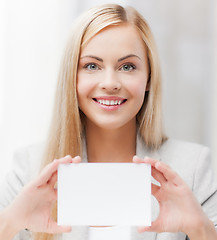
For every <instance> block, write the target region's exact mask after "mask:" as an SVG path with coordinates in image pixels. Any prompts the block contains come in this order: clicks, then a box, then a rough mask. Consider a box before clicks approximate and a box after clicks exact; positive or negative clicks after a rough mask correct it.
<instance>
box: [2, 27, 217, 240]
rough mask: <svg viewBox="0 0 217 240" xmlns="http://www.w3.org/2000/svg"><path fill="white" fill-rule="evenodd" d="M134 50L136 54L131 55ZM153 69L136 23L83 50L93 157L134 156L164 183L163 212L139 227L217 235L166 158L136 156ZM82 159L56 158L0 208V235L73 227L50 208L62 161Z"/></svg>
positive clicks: (197, 237) (81, 78) (156, 191)
mask: <svg viewBox="0 0 217 240" xmlns="http://www.w3.org/2000/svg"><path fill="white" fill-rule="evenodd" d="M108 49H109V51H108ZM132 54H133V55H135V56H130V57H129V55H132ZM87 56H89V57H87ZM90 56H92V57H90ZM93 56H94V57H93ZM126 56H128V57H127V58H126ZM123 57H124V59H123ZM97 59H98V60H97ZM99 59H100V60H99ZM120 59H121V60H120ZM101 60H103V61H101ZM93 63H94V64H93ZM91 64H93V65H91ZM132 65H135V67H136V68H132ZM90 66H91V67H90ZM148 73H149V69H148V65H147V57H146V50H145V48H144V45H143V42H142V41H141V38H140V36H139V34H138V32H137V31H136V30H135V29H134V27H132V26H131V25H127V24H123V25H120V26H113V27H108V28H106V29H104V30H103V31H101V32H100V33H99V34H97V35H96V36H95V37H93V38H92V39H91V40H90V42H89V43H88V44H87V45H86V47H85V48H84V49H82V52H81V58H80V61H79V68H78V79H77V81H78V84H77V85H78V86H77V92H78V98H79V107H80V109H81V110H82V111H83V113H84V114H85V116H86V126H85V129H86V140H87V155H88V161H89V162H132V161H133V162H134V163H138V164H143V163H146V164H150V165H151V167H152V176H153V177H154V178H155V179H156V180H157V181H158V182H159V183H160V187H159V186H156V185H152V194H153V195H154V196H155V198H156V199H157V200H158V202H159V206H160V214H159V216H158V218H157V219H156V220H155V221H154V222H153V223H152V226H151V227H143V226H140V227H139V228H138V231H139V232H144V231H153V232H180V231H181V232H184V233H186V234H187V235H188V236H189V237H190V239H191V240H207V239H209V240H215V239H217V233H216V230H215V228H214V226H213V224H212V222H211V221H210V220H209V219H208V217H207V216H206V215H205V213H204V212H203V210H202V208H201V206H200V204H199V203H198V202H197V200H196V199H195V197H194V195H193V193H192V192H191V190H190V189H189V187H188V186H187V185H186V184H185V182H184V181H183V180H182V179H181V177H180V176H179V175H178V174H177V173H176V172H174V171H173V170H172V169H171V168H170V167H169V166H168V165H166V164H165V163H163V162H159V161H157V160H155V159H151V158H147V157H146V158H144V159H140V158H138V157H137V156H135V154H136V144H135V142H136V114H137V113H138V111H139V109H140V108H141V106H142V102H143V99H144V95H145V93H146V91H147V90H148V88H147V86H148ZM102 96H103V97H104V98H106V97H108V96H109V97H111V96H112V97H117V96H118V97H121V98H123V99H127V101H125V103H124V104H122V105H120V106H118V107H117V106H116V107H114V109H113V110H111V109H109V108H110V107H108V106H107V107H102V106H100V104H99V103H96V102H95V101H94V100H93V98H98V97H102ZM111 108H112V107H111ZM102 143H103V144H102ZM117 146H118V148H117ZM79 162H81V158H80V157H79V156H78V157H75V158H71V157H70V156H66V157H65V158H61V159H59V160H54V161H53V162H52V163H50V164H48V165H47V166H46V167H45V168H44V170H43V171H42V172H41V174H40V175H39V176H38V177H37V178H36V179H35V180H33V181H32V182H30V183H29V184H27V185H26V186H25V187H24V188H23V190H22V191H21V192H20V193H19V194H18V196H17V197H16V198H15V200H14V201H13V203H12V204H11V205H10V206H9V207H7V208H6V209H5V210H4V211H3V212H1V213H0V239H5V240H9V239H12V237H13V236H14V235H15V234H16V233H17V232H19V231H20V230H22V229H25V228H28V229H29V230H31V231H33V232H48V233H61V232H69V231H70V230H71V229H70V227H67V226H57V223H56V222H55V221H54V220H53V219H52V217H51V214H50V212H51V209H52V205H53V203H54V202H55V200H56V198H57V194H56V193H57V189H55V183H56V180H57V169H58V166H59V164H66V163H79ZM14 216H16V218H14ZM17 219H19V221H17Z"/></svg>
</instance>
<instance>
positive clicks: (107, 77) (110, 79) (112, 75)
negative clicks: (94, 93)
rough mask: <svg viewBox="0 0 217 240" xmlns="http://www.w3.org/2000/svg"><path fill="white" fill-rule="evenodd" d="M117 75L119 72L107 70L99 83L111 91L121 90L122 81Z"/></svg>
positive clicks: (101, 86)
mask: <svg viewBox="0 0 217 240" xmlns="http://www.w3.org/2000/svg"><path fill="white" fill-rule="evenodd" d="M117 75H118V73H117V72H115V71H112V70H107V71H105V74H104V76H102V79H101V80H100V83H99V86H100V88H101V89H103V90H107V91H109V92H117V91H119V90H120V88H121V82H120V79H119V78H118V76H117Z"/></svg>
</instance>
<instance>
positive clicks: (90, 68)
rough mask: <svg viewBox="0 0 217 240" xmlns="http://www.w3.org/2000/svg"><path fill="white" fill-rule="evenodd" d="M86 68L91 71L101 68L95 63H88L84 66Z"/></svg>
mask: <svg viewBox="0 0 217 240" xmlns="http://www.w3.org/2000/svg"><path fill="white" fill-rule="evenodd" d="M84 68H86V69H87V70H90V71H94V70H98V69H99V67H98V66H97V65H96V64H95V63H88V64H86V65H85V66H84Z"/></svg>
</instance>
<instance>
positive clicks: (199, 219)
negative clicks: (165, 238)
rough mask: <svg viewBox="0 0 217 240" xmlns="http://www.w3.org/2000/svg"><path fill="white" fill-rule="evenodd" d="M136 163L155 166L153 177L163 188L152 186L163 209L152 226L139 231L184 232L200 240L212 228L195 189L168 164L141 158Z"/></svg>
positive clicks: (141, 228)
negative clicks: (195, 194)
mask: <svg viewBox="0 0 217 240" xmlns="http://www.w3.org/2000/svg"><path fill="white" fill-rule="evenodd" d="M133 162H135V163H148V164H151V167H152V176H153V177H154V178H155V179H156V180H157V181H158V182H159V183H160V186H157V185H155V184H152V194H153V195H154V197H155V198H156V199H157V201H158V203H159V206H160V213H159V216H158V218H157V219H156V220H155V221H154V222H152V226H150V227H139V229H138V231H139V232H144V231H149V232H184V233H186V234H187V235H188V236H189V237H190V236H192V237H193V238H190V239H196V238H195V236H198V235H199V234H201V233H202V232H201V230H202V229H203V228H204V227H206V226H207V229H210V227H211V221H210V220H209V219H208V217H207V216H206V215H205V213H204V212H203V210H202V208H201V205H200V204H199V203H198V201H197V200H196V198H195V197H194V195H193V193H192V191H191V189H190V188H189V187H188V186H187V184H186V183H185V182H184V181H183V180H182V178H181V177H180V176H179V175H178V174H177V173H176V172H174V171H173V170H172V169H171V168H170V167H169V166H168V165H166V164H165V163H163V162H160V161H158V160H154V159H151V158H145V159H140V158H138V157H137V156H134V158H133ZM211 228H212V227H211ZM207 229H206V230H207ZM213 229H214V226H213ZM213 229H212V230H213ZM214 231H215V229H214ZM215 236H216V235H215ZM199 239H200V238H199ZM201 239H203V238H201ZM205 239H206V238H205ZM213 239H214V238H213Z"/></svg>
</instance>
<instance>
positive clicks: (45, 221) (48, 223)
mask: <svg viewBox="0 0 217 240" xmlns="http://www.w3.org/2000/svg"><path fill="white" fill-rule="evenodd" d="M79 162H81V158H80V157H79V156H77V157H75V158H72V157H70V156H66V157H64V158H61V159H58V160H56V159H55V160H54V161H53V162H52V163H50V164H48V165H47V166H46V167H45V168H44V169H43V170H42V172H41V173H40V174H39V176H38V177H37V178H36V179H35V180H33V181H31V182H30V183H29V184H27V185H26V186H24V187H23V189H22V191H21V192H20V193H19V194H18V195H17V197H16V198H15V199H14V201H13V202H12V204H11V205H10V206H8V207H7V208H6V209H5V210H4V211H3V215H2V216H3V217H4V218H5V220H6V221H8V223H9V224H8V225H9V226H10V229H13V231H14V234H16V233H17V232H19V231H21V230H23V229H26V228H27V229H29V230H30V231H33V232H46V233H54V234H55V233H62V232H69V231H70V230H71V228H70V227H69V226H58V225H57V222H56V221H54V220H53V218H52V216H51V212H52V208H53V206H54V203H55V201H56V200H57V189H56V188H55V184H56V182H57V169H58V166H59V164H66V163H79ZM3 220H4V219H3Z"/></svg>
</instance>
